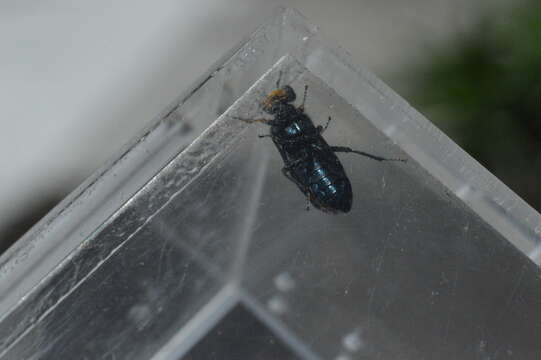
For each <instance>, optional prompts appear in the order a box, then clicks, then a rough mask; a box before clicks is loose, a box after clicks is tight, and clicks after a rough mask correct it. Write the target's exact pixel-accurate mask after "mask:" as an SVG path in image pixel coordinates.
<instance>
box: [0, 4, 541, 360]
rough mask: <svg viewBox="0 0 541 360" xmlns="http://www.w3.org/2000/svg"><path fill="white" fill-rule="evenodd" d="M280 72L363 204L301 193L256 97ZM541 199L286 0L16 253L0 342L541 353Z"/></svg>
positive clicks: (147, 355) (108, 347)
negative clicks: (341, 150)
mask: <svg viewBox="0 0 541 360" xmlns="http://www.w3.org/2000/svg"><path fill="white" fill-rule="evenodd" d="M280 73H281V74H282V82H283V83H287V84H289V85H291V86H292V87H293V88H294V89H295V90H296V91H297V93H298V94H299V93H301V92H302V89H303V87H304V85H305V84H307V85H308V96H307V100H306V112H307V114H308V115H309V116H311V118H312V119H313V120H314V122H315V123H317V124H322V125H323V124H324V123H325V122H326V120H327V117H328V116H332V119H333V120H332V121H331V123H330V126H329V129H328V130H327V131H326V132H325V134H324V136H325V138H326V139H327V141H328V142H329V143H332V144H333V145H346V146H351V147H353V148H356V149H360V150H363V151H367V152H370V153H374V154H377V155H381V156H389V157H401V158H405V159H407V160H408V162H407V163H399V162H384V163H379V162H376V161H373V160H371V159H367V158H364V157H360V156H357V155H354V154H340V155H339V157H340V159H341V161H342V163H343V165H344V167H345V169H346V172H347V174H348V176H349V178H350V180H351V182H352V186H353V194H354V200H353V208H352V210H351V212H349V213H347V214H340V215H331V214H327V213H323V212H321V211H318V210H316V209H312V210H310V211H306V210H305V198H304V196H303V194H302V193H300V192H299V190H298V189H297V187H296V186H295V185H294V184H292V183H291V182H289V181H288V180H287V179H286V178H285V177H284V176H283V175H282V172H281V168H282V166H283V163H282V161H281V159H280V157H279V154H278V152H277V151H276V149H275V148H274V146H273V144H272V142H271V141H270V140H269V139H259V138H258V134H264V133H266V132H268V127H266V126H264V125H260V126H258V125H250V124H246V123H243V122H241V121H239V120H237V119H236V118H235V117H236V116H241V117H245V118H246V117H249V118H250V117H251V118H254V117H261V116H262V113H261V109H260V105H259V104H260V102H261V100H262V99H263V98H264V97H265V94H267V93H268V92H269V91H271V90H273V89H274V87H275V83H276V79H277V77H278V76H279V74H280ZM540 220H541V219H540V216H539V214H538V213H536V212H535V211H534V210H533V209H531V208H530V207H529V206H528V205H527V204H526V203H524V202H523V201H522V200H521V199H519V198H518V197H517V196H516V195H515V194H513V193H512V192H511V191H510V190H509V189H508V188H507V187H505V185H503V184H502V183H500V182H499V181H498V180H497V179H495V178H494V176H492V175H491V174H490V173H489V172H487V171H486V170H485V169H483V168H482V167H481V166H480V165H479V164H478V163H477V162H475V161H474V160H473V159H471V158H470V157H469V156H468V155H467V154H466V153H464V152H463V151H462V150H461V149H460V148H458V147H457V146H456V144H454V143H453V142H452V141H450V140H449V139H448V138H447V137H446V136H445V135H444V134H442V133H441V132H440V131H439V130H438V129H436V128H435V127H434V126H433V125H431V124H430V123H429V122H428V121H427V120H426V119H425V118H424V117H422V116H421V115H420V114H418V113H417V112H415V111H414V110H413V109H411V108H410V107H409V106H408V105H407V104H406V103H405V102H404V101H403V100H402V99H400V98H399V97H398V96H397V95H396V94H394V93H393V92H392V91H391V90H390V89H388V88H387V87H386V86H385V85H383V84H382V83H381V82H380V81H379V80H377V79H376V78H375V77H374V76H373V75H372V74H370V73H368V72H367V71H366V70H364V69H361V68H359V67H357V66H354V65H352V64H351V62H350V60H349V57H348V56H347V54H346V53H345V52H344V51H343V50H341V49H339V48H337V47H333V46H330V45H328V43H326V42H324V41H323V40H322V39H321V38H320V35H319V34H318V32H317V29H316V28H315V27H313V26H312V25H309V24H308V23H307V22H306V21H305V20H304V18H302V16H300V15H299V14H298V13H296V12H295V11H293V10H290V9H284V10H280V11H279V12H278V13H277V14H276V15H275V16H274V17H273V18H272V20H271V21H269V23H268V24H266V25H264V26H262V27H261V28H260V29H258V30H257V31H256V32H255V33H254V34H253V35H252V36H251V37H250V38H249V39H247V40H245V41H244V42H243V43H242V44H240V45H239V47H238V48H236V49H234V50H233V51H232V52H231V53H230V54H227V55H226V56H225V57H224V58H223V59H222V60H221V61H219V62H218V64H217V65H216V67H215V68H214V69H212V70H211V71H209V73H208V74H206V75H204V76H203V77H202V79H201V81H200V82H198V84H197V85H196V86H194V87H193V89H192V90H191V91H188V92H187V93H185V94H184V95H183V96H181V97H179V99H178V100H176V101H175V102H174V103H173V104H172V105H171V106H170V107H169V108H168V109H167V110H166V111H164V113H163V114H161V115H160V116H158V117H157V119H156V120H154V121H153V122H152V124H151V125H150V126H149V128H148V129H147V130H146V131H144V132H143V133H142V135H141V136H140V137H138V138H137V139H135V140H134V141H133V142H132V143H131V144H129V145H127V146H126V148H125V150H124V151H122V153H121V154H119V155H118V157H117V158H115V159H114V160H113V161H111V162H110V163H109V164H107V165H105V166H104V167H103V168H102V169H101V170H100V171H99V172H98V173H96V174H95V175H94V176H93V177H92V178H91V179H89V180H87V181H86V182H85V183H84V184H83V185H81V187H79V189H78V190H76V191H75V192H74V193H73V194H72V195H70V196H69V197H68V198H67V199H66V200H64V201H63V202H62V203H61V204H60V205H59V206H58V207H56V208H55V209H54V210H53V211H52V213H51V214H49V215H48V216H47V217H46V218H45V219H43V220H42V221H41V222H40V223H39V224H38V225H37V226H36V227H34V228H33V229H32V230H31V231H30V232H29V233H28V234H26V235H25V236H24V237H23V238H22V239H20V240H19V241H18V242H17V243H16V244H15V245H14V246H13V247H12V248H11V249H10V250H9V251H8V252H7V253H5V254H4V255H3V256H2V257H1V259H0V316H1V318H0V359H2V360H4V359H193V360H196V359H197V360H200V359H226V360H227V359H335V360H348V359H500V358H518V359H539V358H540V356H541V342H540V341H539V340H538V335H537V334H538V324H539V322H540V320H541V308H540V306H539V299H541V277H540V276H541V272H540V269H539V267H538V266H537V265H536V264H535V263H534V262H533V261H531V260H530V259H528V257H527V256H526V254H534V255H532V257H533V256H535V254H536V253H537V249H539V247H538V246H539V241H540V238H539V233H540V232H541V225H540V224H541V222H540Z"/></svg>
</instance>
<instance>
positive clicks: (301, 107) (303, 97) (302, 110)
mask: <svg viewBox="0 0 541 360" xmlns="http://www.w3.org/2000/svg"><path fill="white" fill-rule="evenodd" d="M307 92H308V85H306V84H304V95H303V96H302V103H301V106H299V110H300V111H301V112H304V103H305V102H306V93H307Z"/></svg>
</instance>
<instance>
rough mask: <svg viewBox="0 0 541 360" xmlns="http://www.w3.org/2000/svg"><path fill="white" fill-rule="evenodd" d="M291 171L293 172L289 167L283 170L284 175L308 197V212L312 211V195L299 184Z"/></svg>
mask: <svg viewBox="0 0 541 360" xmlns="http://www.w3.org/2000/svg"><path fill="white" fill-rule="evenodd" d="M290 166H291V165H290ZM290 171H291V170H290V168H289V167H287V166H284V167H283V168H282V174H284V176H285V177H286V178H288V179H289V181H291V182H292V183H294V184H295V185H297V187H298V188H299V190H300V191H301V192H302V193H303V194H304V195H305V196H306V211H309V210H310V194H309V193H308V191H306V188H305V187H304V186H303V185H302V184H301V183H300V182H298V181H297V180H296V179H295V178H294V177H293V176H291V173H290Z"/></svg>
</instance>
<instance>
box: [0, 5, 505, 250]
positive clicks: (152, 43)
mask: <svg viewBox="0 0 541 360" xmlns="http://www.w3.org/2000/svg"><path fill="white" fill-rule="evenodd" d="M500 3H507V1H504V0H498V1H494V0H490V1H489V0H478V1H473V2H472V1H468V0H453V1H447V0H413V1H407V2H405V1H401V0H386V1H381V0H365V1H353V0H343V1H319V0H318V1H312V0H297V1H262V0H259V1H241V0H233V1H227V2H223V1H218V0H203V1H194V0H189V1H182V2H180V1H174V0H157V1H152V2H150V1H127V0H117V1H103V0H98V1H92V2H78V3H77V4H76V3H74V2H72V1H68V0H49V1H35V0H34V1H11V0H8V1H4V2H2V3H1V4H0V44H1V48H0V55H1V56H0V81H1V82H2V86H1V87H0V121H1V122H2V123H1V124H2V131H0V167H1V169H2V170H1V175H2V176H0V242H2V241H5V240H13V239H6V237H10V238H13V237H15V236H17V235H15V234H17V231H13V229H7V228H9V227H13V226H15V225H16V224H17V223H21V222H25V221H26V222H28V220H24V219H25V218H28V217H31V216H32V212H33V210H32V209H33V208H39V207H43V206H44V204H45V203H48V202H50V199H51V198H57V199H59V198H62V197H63V196H64V195H65V194H66V193H68V192H69V191H71V190H72V189H73V188H74V187H75V186H77V185H78V184H79V183H80V182H81V181H82V180H84V179H85V178H86V177H87V176H89V175H90V174H91V173H92V172H93V171H94V170H95V169H96V168H97V167H98V166H100V165H101V164H102V163H103V162H104V161H106V160H107V159H109V158H111V157H112V156H113V155H114V154H115V152H116V151H117V150H118V149H119V148H120V147H121V146H122V145H123V144H124V143H125V142H126V141H128V140H129V139H131V138H132V137H133V136H135V134H136V133H137V132H138V130H139V129H141V128H142V127H143V126H144V125H145V124H146V123H148V121H149V120H150V119H151V118H153V117H154V116H155V115H156V114H157V113H158V112H159V111H160V110H161V109H163V108H164V107H165V106H166V105H167V104H168V103H170V102H171V101H172V99H173V98H174V97H175V96H177V95H178V93H179V92H180V91H182V90H184V89H185V88H186V87H188V86H189V85H190V83H191V82H192V81H193V80H194V79H195V78H196V77H197V76H198V75H200V74H201V73H203V72H204V71H205V70H206V69H207V68H208V67H209V66H210V65H211V64H212V63H213V62H214V61H216V60H217V59H218V58H219V57H220V55H222V54H223V53H224V52H225V51H227V50H228V49H230V48H231V47H232V46H233V45H235V44H236V43H237V42H238V41H239V40H240V39H241V38H242V37H244V36H246V35H248V34H249V33H250V32H251V31H252V30H253V29H254V28H255V27H256V26H257V25H258V24H260V23H262V22H264V21H265V19H266V17H267V16H269V15H270V14H271V9H272V8H274V7H276V6H277V5H279V4H285V5H287V6H292V7H295V8H297V9H299V10H300V11H301V12H302V13H304V15H306V16H307V17H308V18H309V19H310V20H311V21H312V22H313V23H314V24H317V25H319V26H320V27H321V29H322V31H323V33H324V34H325V35H326V36H327V38H329V39H332V40H336V41H337V42H338V43H339V44H341V45H342V46H343V47H344V48H346V49H347V50H348V51H350V52H351V53H352V55H353V58H354V59H355V60H356V62H358V63H360V64H363V65H365V66H368V67H369V68H371V69H372V70H373V71H375V72H376V73H377V74H378V75H382V74H383V75H384V74H386V73H387V72H389V71H394V70H395V69H397V68H399V67H400V65H401V64H402V63H403V62H407V61H409V60H411V59H413V58H416V57H418V56H422V54H423V52H424V47H423V44H428V43H434V42H438V41H441V40H443V39H445V38H446V37H447V36H449V35H450V34H454V33H456V32H460V31H462V30H463V29H465V28H467V27H468V25H469V24H471V22H472V19H475V18H476V16H477V14H478V13H479V12H480V11H482V10H483V9H485V8H487V7H489V6H490V7H493V6H496V4H500ZM178 69H184V70H185V71H178ZM384 78H385V77H384ZM391 85H392V84H391ZM30 222H32V221H30ZM23 227H24V226H23ZM7 230H10V231H11V232H9V233H8V232H6V231H7ZM2 237H4V239H3V238H2Z"/></svg>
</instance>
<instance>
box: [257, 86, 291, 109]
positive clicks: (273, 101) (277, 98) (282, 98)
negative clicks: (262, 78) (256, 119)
mask: <svg viewBox="0 0 541 360" xmlns="http://www.w3.org/2000/svg"><path fill="white" fill-rule="evenodd" d="M296 97H297V95H296V94H295V91H294V90H293V88H292V87H291V86H289V85H285V86H284V87H282V88H280V89H276V90H273V91H271V92H270V93H269V95H267V97H266V98H265V100H263V102H262V103H261V106H262V108H263V111H265V112H267V113H269V114H275V113H277V112H278V111H279V109H280V105H283V104H287V103H290V102H292V101H295V98H296Z"/></svg>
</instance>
